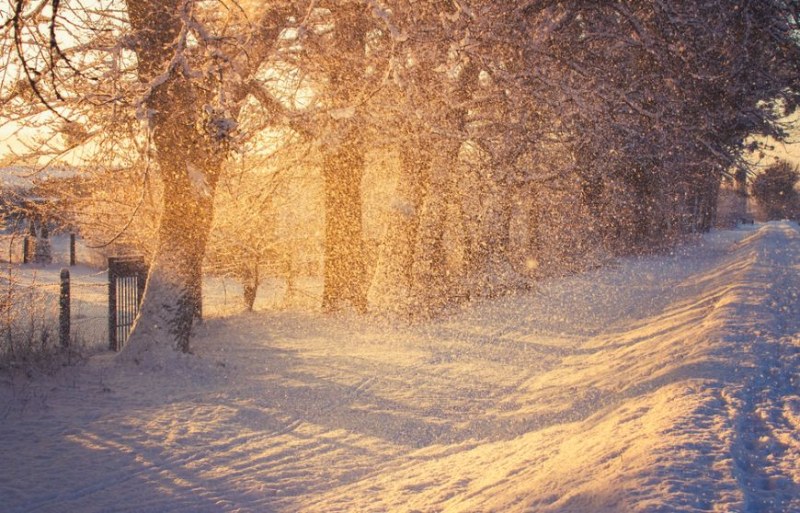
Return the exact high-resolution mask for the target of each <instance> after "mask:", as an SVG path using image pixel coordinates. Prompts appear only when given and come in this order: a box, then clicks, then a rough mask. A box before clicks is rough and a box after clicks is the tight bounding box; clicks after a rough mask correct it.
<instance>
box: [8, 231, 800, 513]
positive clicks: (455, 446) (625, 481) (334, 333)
mask: <svg viewBox="0 0 800 513" xmlns="http://www.w3.org/2000/svg"><path fill="white" fill-rule="evenodd" d="M798 269H800V231H798V227H797V225H795V224H791V223H772V224H768V225H760V226H757V227H756V228H755V229H753V230H737V231H727V232H715V233H712V234H710V235H708V236H706V237H705V238H704V239H702V241H700V242H699V243H698V244H695V245H692V246H687V247H685V248H682V249H681V250H680V251H679V252H676V253H675V254H671V255H662V256H651V257H643V258H631V259H625V260H621V261H619V262H618V265H616V266H613V267H609V268H606V269H599V270H595V271H593V272H590V273H585V274H581V275H576V276H572V277H569V278H563V279H558V280H552V281H549V282H545V283H543V284H542V285H541V288H540V289H539V290H537V291H536V292H535V293H532V294H524V295H518V296H512V297H505V298H502V299H500V300H492V301H486V302H482V303H479V304H473V305H471V306H468V307H465V308H464V309H463V310H462V311H459V312H455V313H453V314H452V315H451V316H449V317H448V318H446V319H440V320H438V321H435V322H430V323H425V324H421V325H417V326H412V327H408V326H401V325H392V324H381V323H379V322H378V321H370V320H368V319H363V318H355V317H347V316H343V317H338V318H323V317H320V316H318V315H316V314H299V313H290V312H281V313H259V314H248V315H241V316H237V317H230V318H225V319H215V320H212V321H210V322H207V323H206V324H205V325H204V327H203V328H202V333H200V334H199V337H198V340H197V342H196V343H195V351H196V352H197V354H198V357H195V358H189V359H186V360H185V361H183V363H182V365H179V366H176V367H175V368H166V367H165V368H164V369H163V370H160V371H155V370H153V369H146V370H143V369H140V368H137V367H136V366H117V365H113V364H112V360H111V358H110V357H109V356H106V355H102V356H99V357H97V358H94V359H92V360H91V361H89V362H88V363H87V364H86V365H84V366H81V367H77V368H68V369H65V370H64V371H63V372H62V373H60V374H58V375H57V376H55V377H53V378H51V379H43V380H38V381H35V382H30V381H24V380H23V381H20V380H19V379H15V380H12V379H11V378H10V377H4V378H3V379H5V380H6V382H7V383H6V384H5V385H3V386H2V387H0V414H2V422H0V457H1V458H2V459H3V461H4V466H3V469H2V470H0V503H2V504H5V509H6V510H7V511H11V512H21V511H37V512H45V511H65V510H68V511H85V512H89V511H98V512H100V511H159V512H163V511H187V512H188V511H192V512H196V511H297V512H299V511H304V512H305V511H325V512H332V511H347V512H352V511H376V512H378V511H392V512H395V511H399V512H403V511H407V512H411V511H418V512H433V511H447V512H459V511H463V512H489V511H498V512H515V511H520V512H521V511H537V512H562V513H563V512H639V511H641V512H667V511H669V512H673V511H682V512H699V511H742V512H744V511H747V512H750V511H775V512H784V511H800V463H798V462H800V435H798V432H799V431H798V428H800V398H799V392H800V380H799V379H798V364H799V363H800V337H799V336H798V333H799V332H800V330H799V329H798V328H800V323H798V319H800V315H799V314H800V309H799V307H798V301H797V294H798V291H800V277H798V274H799V273H798V272H797V271H798ZM12 469H13V470H12Z"/></svg>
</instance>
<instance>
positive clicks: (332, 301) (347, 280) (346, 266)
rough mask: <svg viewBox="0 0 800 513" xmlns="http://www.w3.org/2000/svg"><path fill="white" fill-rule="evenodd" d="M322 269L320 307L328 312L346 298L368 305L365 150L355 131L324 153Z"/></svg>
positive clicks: (357, 304)
mask: <svg viewBox="0 0 800 513" xmlns="http://www.w3.org/2000/svg"><path fill="white" fill-rule="evenodd" d="M324 165H325V169H324V173H323V174H324V178H325V272H324V290H323V295H322V308H323V310H325V311H327V312H331V311H335V310H338V309H340V308H341V307H342V306H344V304H345V303H346V302H349V303H350V304H351V305H352V306H353V307H355V308H356V309H357V310H358V311H360V312H364V311H366V308H367V298H366V283H365V278H366V276H365V266H364V237H363V228H362V221H361V215H362V212H361V211H362V208H361V203H362V201H361V176H362V172H363V168H364V151H363V148H362V147H361V144H359V142H358V141H357V140H356V137H355V136H354V135H349V136H348V137H347V139H346V140H345V141H343V142H342V143H340V145H339V147H338V148H337V149H336V151H335V152H331V153H328V155H326V156H325V164H324Z"/></svg>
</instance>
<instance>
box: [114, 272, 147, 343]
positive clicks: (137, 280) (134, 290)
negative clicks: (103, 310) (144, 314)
mask: <svg viewBox="0 0 800 513" xmlns="http://www.w3.org/2000/svg"><path fill="white" fill-rule="evenodd" d="M146 279H147V266H146V265H145V263H144V258H142V257H120V258H109V259H108V347H109V348H110V349H111V350H112V351H119V350H120V349H122V346H123V345H124V344H125V342H127V340H128V335H129V334H130V331H131V328H132V327H133V321H134V320H135V319H136V315H137V314H138V313H139V304H140V303H141V301H142V294H143V293H144V285H145V281H146Z"/></svg>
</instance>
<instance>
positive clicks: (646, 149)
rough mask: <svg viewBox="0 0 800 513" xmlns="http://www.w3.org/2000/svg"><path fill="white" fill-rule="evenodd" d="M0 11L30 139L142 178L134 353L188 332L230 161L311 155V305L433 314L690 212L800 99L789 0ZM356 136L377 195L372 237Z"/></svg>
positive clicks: (9, 100)
mask: <svg viewBox="0 0 800 513" xmlns="http://www.w3.org/2000/svg"><path fill="white" fill-rule="evenodd" d="M0 23H2V27H3V29H2V36H3V40H2V47H0V50H1V51H2V56H3V59H4V62H3V64H4V69H5V71H4V76H3V80H2V85H0V102H2V103H1V104H2V105H3V115H4V117H5V118H6V119H7V120H11V121H13V122H14V123H17V124H18V125H20V126H23V125H27V126H31V125H36V126H37V127H44V129H40V130H39V132H40V133H41V134H42V137H41V138H39V139H35V138H33V137H31V136H28V138H27V139H26V144H27V146H28V147H29V149H30V150H31V152H32V153H36V154H37V155H38V156H39V157H42V156H45V155H51V156H52V157H53V158H62V159H63V158H73V159H74V158H76V157H75V155H76V154H78V153H79V154H80V156H81V159H82V161H83V162H84V165H86V166H87V167H89V166H88V164H89V163H92V165H93V167H94V168H98V167H102V168H103V169H105V170H109V169H112V170H115V172H120V170H127V172H128V173H131V172H132V173H134V174H138V175H139V176H141V181H142V183H144V184H147V183H150V182H157V186H156V188H157V189H158V197H159V201H160V202H161V208H160V209H159V211H160V217H159V221H158V227H157V228H156V231H157V237H156V241H157V242H156V244H155V245H154V249H153V252H152V265H151V272H150V276H149V279H148V287H147V290H146V292H145V298H144V302H143V306H142V311H141V314H140V318H139V320H138V321H137V323H136V327H135V329H134V333H133V334H132V336H131V339H130V344H129V345H130V346H131V349H130V352H131V354H139V353H140V352H141V351H143V350H146V349H148V348H150V347H154V346H166V347H174V348H177V349H180V350H183V351H186V350H188V349H189V338H190V333H191V325H192V319H193V312H194V311H195V306H196V305H195V304H194V303H196V301H197V298H198V297H199V293H198V290H199V287H200V283H201V278H202V263H203V261H204V257H205V256H206V253H207V245H208V241H209V237H210V234H211V233H212V226H213V225H214V215H213V213H214V207H215V203H217V206H218V208H219V201H220V198H219V196H221V194H220V193H219V190H220V183H221V180H222V182H224V181H225V180H226V179H227V178H226V176H229V175H230V173H231V169H234V168H236V169H239V168H241V167H242V163H243V162H250V163H252V162H261V163H262V164H263V165H262V167H263V169H262V171H261V173H262V176H267V175H270V174H274V173H275V172H277V171H276V170H278V169H281V168H283V167H285V166H286V165H287V164H286V163H287V162H291V163H293V164H292V165H296V170H295V173H296V172H297V170H298V169H308V168H314V169H316V170H317V171H318V173H317V174H314V173H311V174H310V176H312V178H310V179H314V180H319V181H320V183H321V191H322V192H321V196H322V197H321V198H320V205H321V209H320V212H319V213H318V214H319V217H321V218H322V219H324V240H323V241H322V242H323V244H322V247H323V255H322V257H323V258H322V260H323V271H322V274H323V277H324V289H323V293H322V298H321V302H322V306H323V308H325V309H326V310H329V311H333V310H337V309H340V308H343V307H347V306H352V307H354V308H356V309H358V310H360V311H365V310H367V309H368V308H374V309H377V310H381V311H396V312H401V313H404V314H411V315H420V314H431V313H435V312H437V311H439V310H440V309H441V308H442V307H444V306H446V305H447V304H449V303H452V302H453V301H458V300H460V299H463V298H468V297H475V296H486V295H494V294H498V293H502V292H503V291H505V290H508V289H509V288H516V287H520V286H525V285H526V284H528V283H530V280H531V279H532V278H535V277H536V276H539V275H541V274H546V273H548V272H556V271H557V270H563V269H564V268H565V266H571V265H583V264H587V263H591V262H592V261H594V260H595V259H596V258H598V257H600V256H602V255H607V254H619V253H625V252H630V251H638V250H641V249H644V248H650V247H652V246H653V245H655V244H659V243H661V242H663V241H668V240H674V239H676V238H677V237H679V236H681V235H682V234H686V233H691V232H696V231H702V230H707V229H708V228H709V227H710V226H711V223H712V220H713V218H714V215H715V208H716V200H717V194H718V190H719V187H720V184H721V182H722V180H723V179H724V178H725V177H726V176H727V177H731V178H735V179H738V180H742V179H743V178H744V174H745V173H746V167H745V160H744V156H745V154H746V152H747V151H752V150H755V149H757V148H756V144H755V143H753V140H754V139H753V137H754V136H758V135H766V136H771V137H774V138H776V139H778V140H780V139H783V138H785V137H786V132H785V127H784V126H782V125H781V123H780V122H779V120H780V119H781V118H783V117H784V116H785V115H787V114H789V113H791V112H793V111H795V110H796V108H797V105H798V100H800V47H799V46H798V23H800V2H797V1H795V0H763V1H759V2H740V1H734V0H692V1H677V0H626V1H608V2H583V1H558V0H525V1H518V0H513V1H512V0H427V1H423V2H407V1H405V0H337V1H333V0H306V1H294V2H290V1H271V2H255V1H253V2H243V1H239V2H236V1H233V0H231V1H228V0H213V1H212V0H208V1H201V0H126V1H123V0H97V1H96V2H93V3H92V4H91V5H89V4H87V3H86V2H78V1H71V0H61V1H60V2H59V1H55V0H38V1H33V0H13V1H12V2H9V3H8V5H7V6H4V7H2V8H0ZM55 134H58V136H57V137H55V136H54V135H55ZM375 155H384V156H386V158H385V159H384V161H388V162H390V163H391V164H390V165H389V164H387V166H388V168H389V169H390V172H388V173H386V176H388V178H387V182H388V185H386V187H388V188H389V189H390V191H391V193H390V194H389V196H390V197H391V198H392V200H391V202H388V203H389V204H387V205H385V206H384V207H385V208H384V209H383V212H384V214H385V222H383V223H382V224H381V230H380V236H379V237H378V240H377V243H376V244H375V245H374V247H372V248H371V247H368V244H367V242H368V237H367V236H366V235H365V231H364V226H365V220H364V217H365V216H364V198H365V193H364V188H363V180H364V174H365V172H366V171H367V169H368V168H369V165H370V164H369V163H370V162H373V161H375V160H376V159H375ZM378 160H380V159H378ZM245 167H247V166H245ZM264 169H266V170H267V171H264ZM154 177H155V178H154ZM265 181H266V182H269V183H272V179H269V180H267V179H266V178H265ZM250 182H251V183H253V185H252V186H251V192H252V198H255V199H256V200H258V201H263V202H264V204H265V205H267V204H269V202H270V201H271V200H270V198H269V197H268V195H264V194H262V191H269V190H270V187H271V185H259V184H258V183H257V182H258V181H257V180H256V181H255V182H254V181H253V180H252V177H251V180H250ZM144 189H147V187H144ZM143 196H144V194H143ZM223 196H224V195H223ZM234 199H235V198H234ZM234 199H231V201H233V200H234ZM134 205H138V202H137V201H134ZM286 208H291V207H286ZM293 208H295V209H302V208H303V207H302V206H297V205H295V206H294V207H293ZM133 210H134V211H136V210H137V208H133ZM259 211H263V212H268V211H270V209H268V208H266V207H265V209H263V210H255V212H259ZM246 215H248V213H240V214H239V215H238V217H239V218H243V217H245V216H246ZM251 222H253V223H255V222H257V221H255V220H253V221H251ZM219 224H220V222H219V221H217V225H219ZM223 224H224V223H223ZM253 249H255V250H256V253H258V254H260V255H263V254H265V252H267V250H259V249H257V248H243V249H242V251H251V250H253ZM267 254H269V253H268V252H267ZM254 271H255V274H256V276H257V275H258V268H257V267H256V268H254Z"/></svg>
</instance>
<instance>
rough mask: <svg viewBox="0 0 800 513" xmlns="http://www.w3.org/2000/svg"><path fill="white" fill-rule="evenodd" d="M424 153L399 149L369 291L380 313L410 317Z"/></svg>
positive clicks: (427, 165)
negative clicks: (391, 200) (389, 207)
mask: <svg viewBox="0 0 800 513" xmlns="http://www.w3.org/2000/svg"><path fill="white" fill-rule="evenodd" d="M425 150H426V149H424V148H415V147H406V148H404V149H403V150H402V154H401V169H400V176H399V177H398V181H397V187H396V189H395V191H394V204H393V205H392V210H391V215H390V217H389V220H388V226H387V227H386V236H385V237H384V241H383V244H382V246H381V252H380V254H379V255H378V262H377V265H376V267H375V273H374V275H373V277H372V282H371V285H370V291H369V302H370V305H372V306H373V307H374V308H376V309H377V310H379V311H382V312H389V313H396V314H400V315H410V314H411V310H412V307H413V301H412V299H411V294H412V285H413V283H414V274H413V267H414V256H415V255H414V249H415V247H416V242H417V238H418V233H419V222H420V217H419V214H420V208H421V205H422V198H423V195H424V186H423V183H422V180H421V177H423V176H427V175H428V173H429V172H430V169H429V168H430V155H429V154H428V152H427V151H425Z"/></svg>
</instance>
